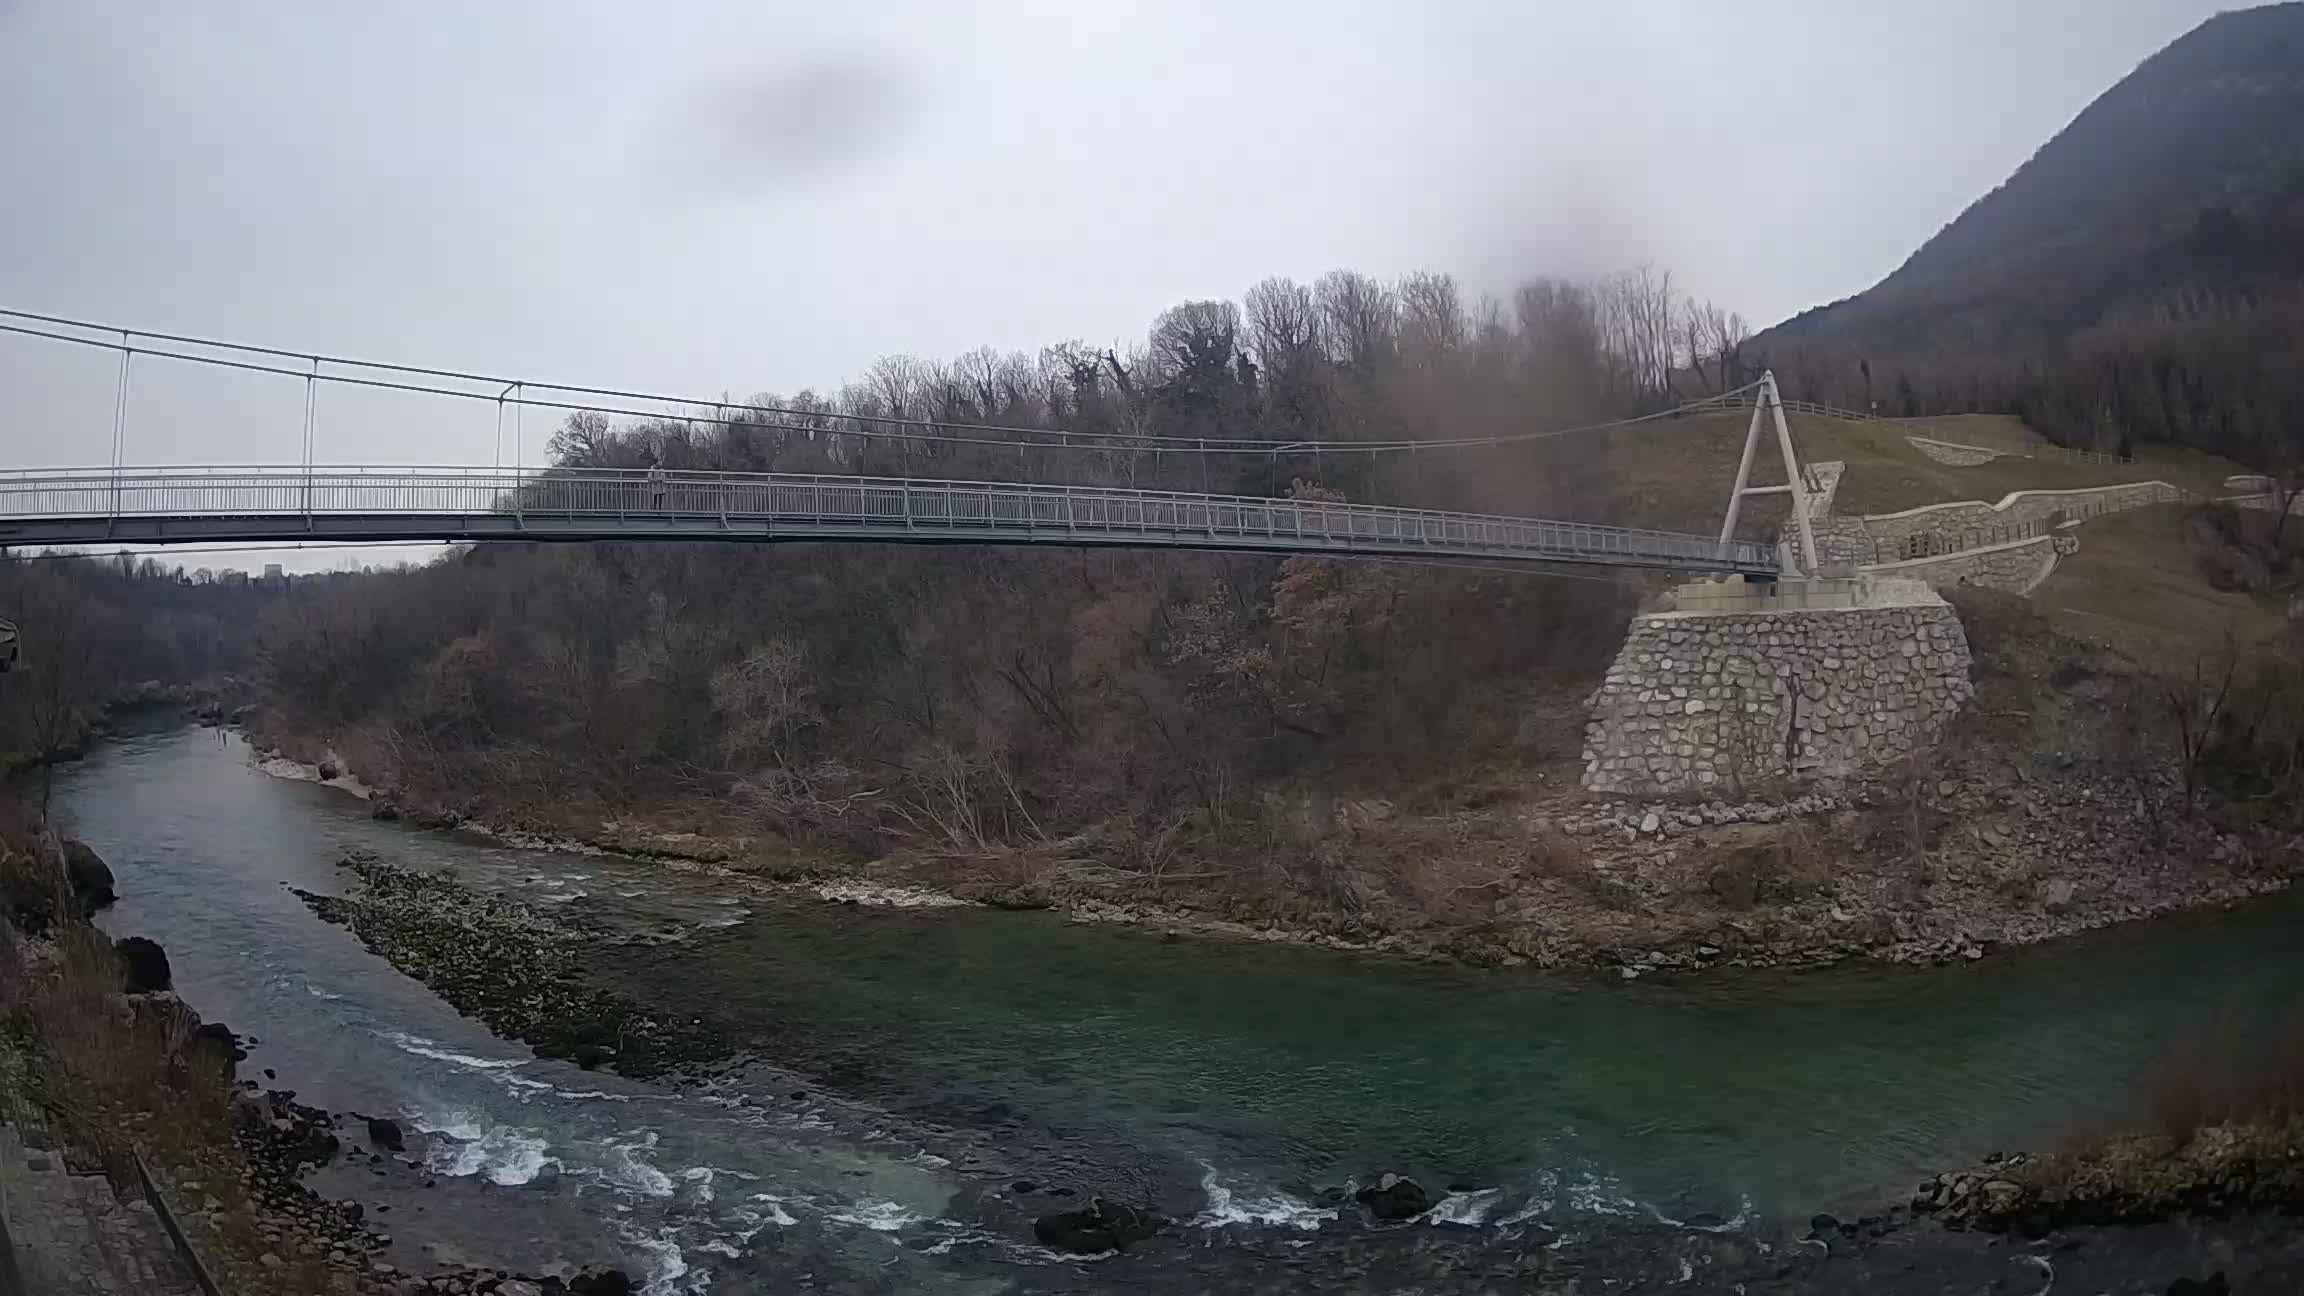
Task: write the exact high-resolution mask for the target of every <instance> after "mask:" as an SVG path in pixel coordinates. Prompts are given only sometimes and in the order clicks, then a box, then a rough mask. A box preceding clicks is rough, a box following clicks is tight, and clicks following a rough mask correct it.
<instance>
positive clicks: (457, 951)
mask: <svg viewBox="0 0 2304 1296" xmlns="http://www.w3.org/2000/svg"><path fill="white" fill-rule="evenodd" d="M342 864H343V867H344V868H345V869H346V870H348V871H349V872H351V873H352V874H354V875H355V876H356V877H358V878H359V879H360V881H361V883H362V886H361V889H360V890H359V891H358V892H357V893H356V894H354V895H353V896H350V897H345V896H328V895H318V894H314V893H312V892H309V891H298V892H296V895H297V896H298V897H299V898H300V899H302V900H303V901H304V903H305V904H306V905H308V906H310V908H311V909H312V911H313V912H314V913H315V914H317V915H318V916H319V917H320V918H321V919H322V920H324V921H327V922H331V923H335V924H338V925H340V926H344V927H347V928H349V929H350V930H351V931H352V933H353V934H354V935H356V936H358V937H359V938H360V939H361V941H362V942H363V943H365V944H366V945H367V946H368V948H369V949H371V950H373V951H375V952H376V953H377V954H379V955H381V956H383V957H384V958H385V959H386V960H388V961H389V962H391V963H392V964H393V966H395V967H398V968H400V969H401V970H403V971H405V972H407V973H408V974H409V975H410V976H413V977H415V978H416V979H417V980H419V981H422V982H423V983H424V984H425V985H427V986H429V987H430V988H431V989H432V990H433V992H434V993H436V994H438V995H439V996H440V997H441V998H443V999H445V1000H447V1001H448V1002H449V1003H450V1004H452V1005H454V1006H455V1007H456V1009H457V1011H459V1012H462V1013H464V1014H465V1015H466V1016H469V1017H474V1018H477V1019H478V1020H480V1021H482V1022H485V1023H487V1025H488V1027H489V1028H490V1029H491V1030H494V1031H495V1032H496V1033H497V1034H499V1035H505V1036H509V1037H512V1038H515V1039H520V1040H524V1041H526V1042H527V1043H528V1044H529V1045H530V1046H531V1047H533V1048H534V1049H535V1050H536V1051H537V1052H538V1053H540V1054H544V1055H546V1056H550V1057H560V1058H566V1059H567V1060H569V1061H571V1062H574V1063H576V1064H577V1065H578V1066H581V1067H586V1068H591V1067H596V1066H601V1065H604V1064H610V1063H613V1064H614V1065H615V1067H616V1069H617V1071H619V1072H620V1073H622V1074H625V1075H629V1076H633V1077H635V1078H640V1079H645V1078H648V1077H651V1076H656V1075H661V1074H664V1073H666V1072H669V1071H693V1070H697V1069H699V1068H702V1067H705V1066H707V1065H709V1064H712V1063H715V1062H720V1061H724V1060H726V1058H727V1057H728V1052H727V1050H726V1049H725V1048H723V1047H722V1046H721V1045H719V1044H718V1043H716V1042H715V1039H714V1036H713V1034H712V1032H711V1031H710V1030H709V1029H708V1028H706V1027H705V1025H704V1023H703V1020H702V1019H701V1018H691V1019H690V1020H688V1021H680V1020H676V1019H674V1018H671V1017H668V1016H662V1015H658V1014H654V1013H651V1012H649V1011H647V1010H646V1009H644V1008H642V1007H641V1006H640V1005H637V1004H634V1003H632V1002H631V1001H630V1000H628V999H626V998H624V997H623V996H621V995H618V994H615V993H614V992H612V991H608V990H604V989H602V988H601V987H600V986H598V985H597V984H595V983H594V982H592V981H591V980H589V979H588V978H586V977H585V976H584V974H583V971H582V968H583V963H584V960H585V957H586V955H587V953H588V952H589V951H591V950H594V949H596V948H597V947H599V946H600V945H603V944H606V943H611V942H616V943H624V942H635V941H639V940H642V939H643V938H641V937H637V936H630V935H619V934H616V933H612V932H609V931H608V930H607V929H605V928H602V927H599V926H596V925H594V924H591V923H588V922H586V921H584V920H583V919H581V918H577V917H572V916H564V915H558V914H546V913H542V912H539V911H538V910H537V909H535V908H534V907H533V906H529V905H523V904H520V903H518V902H516V901H511V900H505V899H502V898H499V897H495V896H490V895H488V894H486V893H484V892H479V891H474V890H472V889H471V888H469V887H464V886H460V885H458V884H457V883H455V882H454V881H452V880H450V879H446V878H440V877H435V876H432V875H430V874H426V873H420V872H416V871H414V870H411V869H404V868H399V867H396V866H394V865H391V864H387V863H385V862H384V861H382V860H380V859H377V858H376V857H375V856H373V855H366V854H353V855H349V856H347V857H346V858H345V859H344V860H343V861H342Z"/></svg>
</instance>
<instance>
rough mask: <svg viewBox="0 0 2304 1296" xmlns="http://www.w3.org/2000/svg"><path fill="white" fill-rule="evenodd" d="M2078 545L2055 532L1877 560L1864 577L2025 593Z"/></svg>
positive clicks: (2073, 539) (2078, 542)
mask: <svg viewBox="0 0 2304 1296" xmlns="http://www.w3.org/2000/svg"><path fill="white" fill-rule="evenodd" d="M2079 548H2080V540H2079V537H2077V536H2071V535H2065V534H2061V533H2055V534H2047V535H2038V536H2034V537H2032V538H2031V539H2029V540H2016V541H2011V542H2010V543H2007V544H1998V545H1989V546H1986V547H1984V548H1981V549H1964V550H1961V551H1960V552H1958V553H1952V554H1946V555H1943V556H1942V557H1936V558H1915V559H1912V560H1911V561H1909V562H1893V563H1879V564H1876V565H1873V566H1868V567H1866V568H1865V569H1864V572H1865V574H1866V575H1868V576H1904V577H1910V578H1912V579H1914V580H1924V581H1926V582H1928V583H1929V584H1930V585H1933V586H1935V587H1936V588H1938V589H1943V588H1945V587H1947V586H1953V585H1976V586H1981V587H1982V588H1984V589H1995V590H2001V591H2003V592H2005V593H2009V594H2029V593H2031V592H2032V591H2033V590H2034V589H2036V588H2038V586H2039V584H2040V582H2042V581H2044V580H2046V579H2048V575H2049V573H2051V572H2053V571H2055V570H2056V560H2057V559H2058V558H2060V557H2062V556H2064V555H2065V554H2069V553H2076V552H2078V551H2079Z"/></svg>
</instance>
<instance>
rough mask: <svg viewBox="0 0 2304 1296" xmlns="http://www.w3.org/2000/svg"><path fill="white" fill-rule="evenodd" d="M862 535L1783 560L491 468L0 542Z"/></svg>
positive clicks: (113, 489)
mask: <svg viewBox="0 0 2304 1296" xmlns="http://www.w3.org/2000/svg"><path fill="white" fill-rule="evenodd" d="M522 539H525V540H753V541H758V540H863V541H877V542H891V541H892V542H908V543H939V542H942V543H964V544H1053V545H1127V546H1154V547H1176V548H1196V549H1230V550H1244V551H1264V552H1289V553H1311V554H1319V553H1351V554H1377V555H1391V556H1401V557H1416V556H1446V557H1455V558H1479V559H1489V560H1505V561H1524V562H1532V563H1586V564H1597V565H1604V566H1620V567H1649V568H1660V569H1666V570H1672V571H1691V572H1743V573H1747V574H1752V575H1766V574H1771V573H1773V572H1775V571H1776V569H1777V558H1776V554H1775V551H1774V548H1773V547H1772V546H1769V545H1765V544H1759V543H1754V542H1751V541H1741V540H1740V541H1731V542H1729V543H1727V544H1721V543H1720V542H1718V541H1717V540H1715V539H1713V538H1712V537H1710V536H1699V535H1687V534H1681V533H1678V532H1670V531H1647V530H1639V529H1635V528H1628V527H1608V526H1594V525H1590V524H1587V523H1581V522H1560V521H1551V520H1547V519H1542V518H1520V517H1505V516H1498V515H1492V514H1480V513H1450V512H1441V511H1436V510H1431V509H1407V508H1391V507H1386V506H1383V505H1374V504H1333V503H1323V502H1319V501H1311V500H1288V499H1260V498H1254V497H1247V496H1233V495H1197V494H1189V493H1178V492H1168V491H1137V490H1124V489H1114V488H1104V487H1088V486H1047V485H1025V484H1010V483H998V482H956V481H928V480H920V479H911V480H902V479H896V478H876V477H854V476H804V475H796V474H782V473H686V472H674V473H666V474H663V475H662V476H661V477H651V476H650V475H649V474H646V473H643V472H618V471H598V470H572V469H526V470H514V469H492V468H314V469H309V470H307V469H303V468H272V467H234V468H126V469H120V470H118V471H114V470H111V469H78V470H61V471H31V472H19V473H14V474H7V475H0V544H4V545H17V546H22V545H72V544H166V543H171V542H192V541H207V542H215V541H248V542H251V543H259V542H279V541H293V540H359V541H396V540H399V541H405V540H522Z"/></svg>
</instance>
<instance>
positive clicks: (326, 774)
mask: <svg viewBox="0 0 2304 1296" xmlns="http://www.w3.org/2000/svg"><path fill="white" fill-rule="evenodd" d="M342 777H344V767H343V766H341V765H338V764H337V763H336V762H334V761H332V760H324V761H322V762H320V781H321V782H323V783H325V782H327V781H328V780H330V779H338V778H342Z"/></svg>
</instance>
